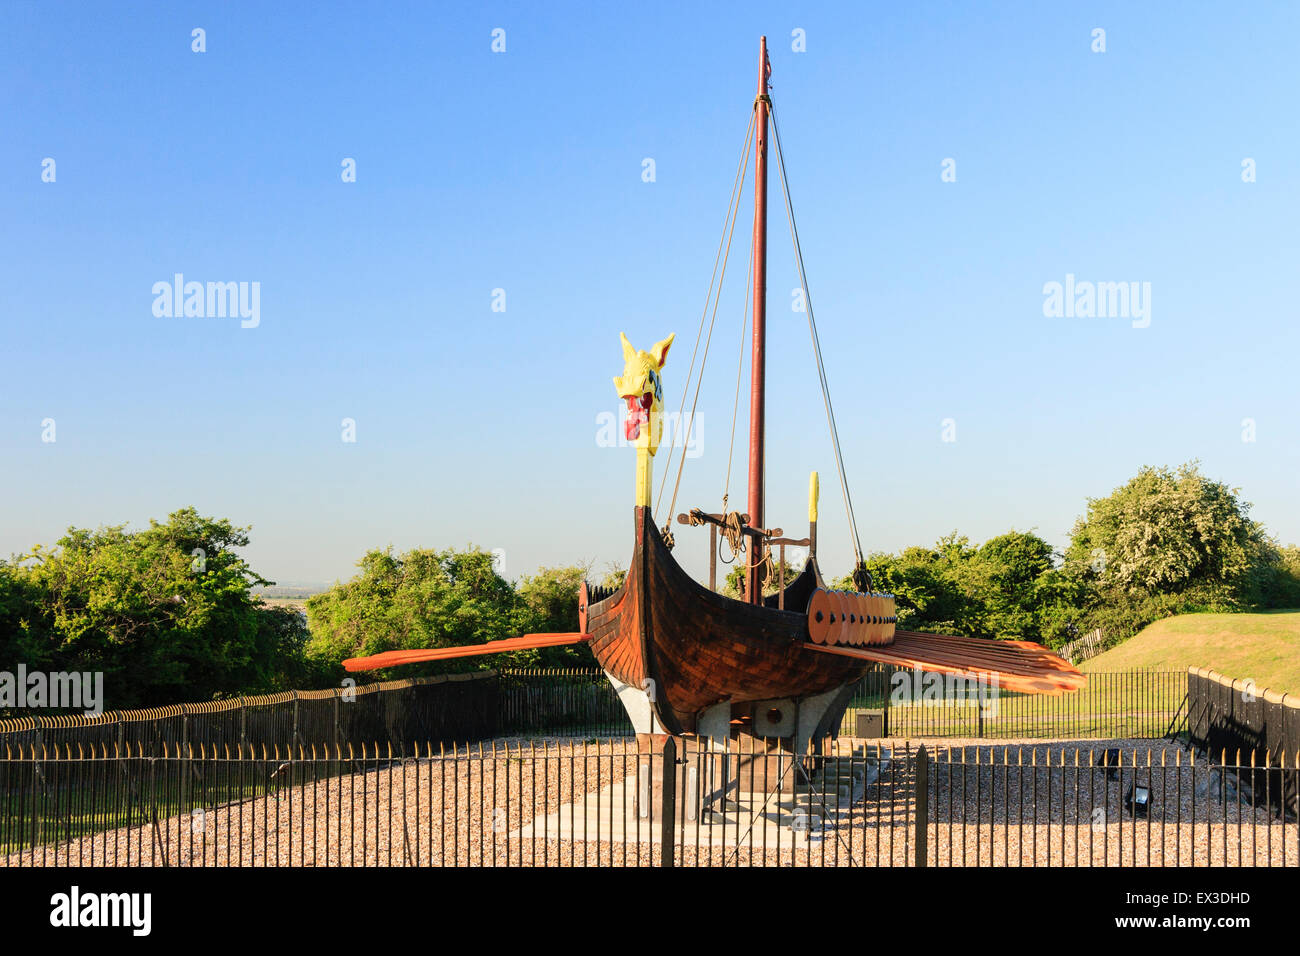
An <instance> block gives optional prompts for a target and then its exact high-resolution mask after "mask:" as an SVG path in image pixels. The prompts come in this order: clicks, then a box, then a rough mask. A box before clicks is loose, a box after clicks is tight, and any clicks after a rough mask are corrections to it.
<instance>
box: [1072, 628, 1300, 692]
mask: <svg viewBox="0 0 1300 956" xmlns="http://www.w3.org/2000/svg"><path fill="white" fill-rule="evenodd" d="M1188 667H1209V668H1211V669H1212V670H1216V671H1218V672H1219V673H1220V674H1224V675H1226V676H1228V677H1240V678H1250V679H1252V680H1253V681H1254V682H1255V684H1256V686H1257V687H1260V688H1268V689H1269V690H1275V691H1279V692H1284V693H1292V694H1294V693H1300V611H1274V612H1271V613H1267V614H1180V615H1178V616H1177V617H1170V618H1165V619H1164V620H1163V621H1156V623H1154V624H1152V625H1150V626H1148V627H1146V628H1144V629H1143V630H1142V631H1141V632H1139V633H1138V634H1136V635H1134V636H1133V637H1131V638H1129V639H1128V640H1127V641H1125V642H1124V643H1122V644H1120V645H1118V646H1117V647H1112V648H1111V649H1110V650H1108V651H1106V652H1105V653H1104V654H1099V655H1098V656H1096V657H1094V658H1093V659H1092V660H1090V661H1087V662H1085V663H1084V664H1083V666H1082V668H1081V670H1083V671H1084V672H1085V673H1095V672H1098V671H1117V670H1131V669H1137V668H1158V669H1160V670H1185V669H1186V668H1188Z"/></svg>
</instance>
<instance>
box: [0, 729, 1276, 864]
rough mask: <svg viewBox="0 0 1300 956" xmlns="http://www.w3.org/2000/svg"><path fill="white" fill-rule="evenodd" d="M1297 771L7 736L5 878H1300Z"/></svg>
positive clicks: (1132, 761) (0, 812) (1164, 754)
mask: <svg viewBox="0 0 1300 956" xmlns="http://www.w3.org/2000/svg"><path fill="white" fill-rule="evenodd" d="M1295 768H1296V763H1295V760H1294V755H1293V756H1292V757H1289V758H1287V759H1286V760H1285V761H1284V762H1281V763H1279V764H1278V765H1276V766H1273V765H1269V766H1265V767H1253V766H1249V765H1243V764H1242V763H1241V762H1240V761H1239V760H1237V759H1235V758H1234V757H1233V755H1231V754H1218V755H1209V756H1206V755H1199V754H1196V753H1192V752H1187V751H1185V750H1183V749H1181V748H1180V747H1178V746H1176V745H1174V744H1173V743H1170V742H1164V743H1162V744H1160V745H1153V746H1145V747H1141V748H1113V747H1109V746H1108V745H1106V744H1089V745H1061V744H1042V745H1036V746H1009V745H998V744H993V745H990V744H980V745H972V746H948V747H945V746H940V747H938V748H935V747H934V746H933V745H929V746H921V747H920V748H916V749H914V748H913V746H912V745H911V744H909V743H903V744H898V745H894V746H886V745H878V746H863V745H860V744H859V745H854V746H851V747H850V746H845V745H844V744H843V742H840V743H839V744H836V743H833V742H830V741H828V742H827V746H826V750H825V753H824V755H823V756H808V757H804V758H801V759H796V758H795V757H794V756H792V755H790V754H788V753H785V752H782V751H781V750H779V749H778V748H777V747H776V746H775V744H774V743H768V744H765V745H759V746H757V747H749V748H745V747H741V746H737V745H735V744H733V745H732V746H731V747H730V748H729V749H727V750H725V751H722V752H719V751H716V750H710V749H701V748H700V747H698V746H693V745H692V744H691V743H689V742H686V741H683V740H681V739H680V738H658V737H647V738H642V739H640V740H636V741H633V740H628V739H607V740H602V741H597V742H580V741H550V742H545V743H542V744H536V743H534V744H528V745H521V744H512V745H509V746H504V745H496V746H484V745H482V744H479V745H475V746H459V747H447V746H436V745H422V746H420V747H412V748H411V750H410V751H409V752H408V753H406V754H401V753H396V752H394V751H392V750H391V749H390V748H389V747H388V745H381V746H379V747H373V746H372V747H369V748H366V749H365V750H364V751H363V750H359V749H358V750H355V751H352V752H349V751H348V750H346V749H344V750H342V751H335V750H331V751H330V752H328V753H327V752H322V751H321V750H319V749H318V750H316V751H315V752H314V753H313V752H312V751H311V750H308V749H295V750H293V751H291V752H280V753H275V752H274V751H270V750H268V751H266V752H261V751H260V750H259V751H257V752H251V750H244V751H239V752H226V751H225V750H224V749H221V750H219V751H218V752H217V753H213V752H212V750H210V749H207V748H204V747H201V746H194V745H187V746H186V747H185V748H182V749H179V750H178V749H176V748H174V747H172V748H167V750H166V752H165V753H162V754H158V755H152V756H150V755H142V754H140V753H138V752H134V751H133V752H131V753H129V754H128V753H126V752H112V751H111V750H110V751H104V750H102V749H96V750H95V751H94V752H89V751H86V750H85V749H83V750H82V751H80V752H78V751H77V750H76V748H49V747H42V748H38V749H37V750H36V751H35V752H32V750H31V749H30V748H24V749H23V751H22V752H18V751H17V750H16V749H15V748H12V747H11V748H10V751H9V753H8V755H6V756H0V867H27V866H88V865H96V866H284V865H292V866H377V865H382V866H447V865H457V866H489V865H491V866H573V865H578V866H670V865H671V866H693V865H713V866H770V865H783V866H789V865H798V866H804V865H816V866H832V865H833V866H964V865H996V866H1151V867H1160V866H1221V865H1233V866H1296V865H1297V862H1298V860H1300V823H1297V820H1296V817H1295V815H1294V814H1293V813H1289V812H1288V811H1287V808H1286V807H1285V806H1284V805H1283V804H1282V802H1281V801H1280V800H1279V799H1278V794H1279V790H1278V786H1279V784H1281V785H1283V786H1285V785H1287V784H1288V783H1289V785H1290V786H1292V787H1294V785H1295V778H1296V774H1297V770H1296V769H1295Z"/></svg>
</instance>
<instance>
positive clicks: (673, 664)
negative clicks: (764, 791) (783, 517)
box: [579, 507, 872, 734]
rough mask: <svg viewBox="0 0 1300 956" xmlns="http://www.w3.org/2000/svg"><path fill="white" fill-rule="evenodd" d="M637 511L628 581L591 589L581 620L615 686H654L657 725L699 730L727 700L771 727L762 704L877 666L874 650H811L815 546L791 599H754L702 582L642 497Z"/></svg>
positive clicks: (748, 721) (794, 698)
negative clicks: (866, 654) (867, 656)
mask: <svg viewBox="0 0 1300 956" xmlns="http://www.w3.org/2000/svg"><path fill="white" fill-rule="evenodd" d="M635 515H636V517H635V529H636V547H635V550H634V551H633V555H632V561H631V564H630V566H629V568H628V572H627V577H626V579H625V580H624V583H623V586H622V587H621V588H619V589H618V590H616V591H614V592H612V593H609V592H602V591H599V590H596V589H588V590H587V592H586V595H585V596H586V599H587V603H586V604H585V606H582V607H580V610H579V616H580V622H581V623H580V630H582V631H584V632H586V633H588V634H590V635H591V641H590V644H589V646H590V648H591V651H592V653H593V654H594V655H595V657H596V660H597V662H598V663H599V664H600V666H601V667H602V668H603V669H604V671H605V673H606V674H608V675H609V676H610V677H611V678H612V679H613V680H614V681H615V682H616V684H615V686H618V685H625V686H626V687H628V688H631V689H632V690H633V691H641V692H644V693H646V695H647V697H648V700H647V701H646V703H648V704H649V707H650V710H651V711H652V713H653V716H654V718H655V720H656V722H657V724H658V728H656V729H659V728H661V729H662V730H663V731H666V732H668V733H672V734H683V733H695V732H697V731H699V729H700V727H699V723H700V717H701V715H702V714H703V713H704V712H706V711H707V710H709V709H710V708H713V707H717V706H718V705H722V704H726V705H729V707H730V709H731V711H732V714H731V715H729V716H730V718H731V719H733V720H735V721H737V722H738V723H739V724H740V725H741V726H743V727H746V728H747V729H755V725H756V723H757V725H758V726H757V729H761V728H762V726H763V725H764V722H765V720H766V718H767V716H768V715H767V714H766V713H761V714H757V715H755V714H753V713H752V710H753V705H760V704H762V705H766V704H774V703H775V702H780V701H791V702H794V703H795V704H796V705H797V704H798V703H799V702H800V701H802V700H805V699H808V698H812V697H816V696H819V695H824V694H826V693H827V692H832V691H839V690H841V689H842V688H844V687H846V686H851V685H853V684H855V683H856V682H857V681H858V680H859V679H860V678H861V677H862V675H863V674H865V673H866V671H867V670H868V668H870V667H871V665H872V662H871V661H869V660H864V659H859V658H854V657H842V656H836V655H831V654H816V653H810V652H809V651H808V650H807V647H806V645H807V643H808V620H807V615H806V614H805V613H803V608H805V607H806V606H807V603H808V598H809V597H810V596H811V594H812V592H813V591H814V590H815V589H816V588H818V587H820V586H821V584H822V582H821V574H820V573H819V572H818V570H817V562H816V558H815V556H813V555H810V556H809V558H808V563H807V564H806V565H805V567H804V569H803V571H802V572H801V573H800V574H799V575H798V576H797V577H796V578H795V579H794V580H793V581H792V582H791V583H790V584H789V585H788V586H787V587H786V589H785V599H784V601H778V599H777V596H776V595H772V596H770V597H769V598H768V599H767V600H766V601H765V603H764V604H761V605H760V604H751V603H749V602H746V601H739V600H735V599H732V598H729V597H726V596H725V595H722V594H717V593H714V592H713V591H710V590H709V589H708V588H706V587H704V586H703V585H702V584H699V583H698V582H696V581H695V580H694V579H693V578H692V577H690V576H689V575H688V574H687V573H686V572H685V571H683V570H682V568H681V566H680V565H678V563H677V561H676V560H675V559H674V558H673V556H672V553H671V552H670V551H669V550H668V548H667V547H666V546H665V545H664V543H663V539H662V538H661V536H660V534H659V532H658V530H657V529H656V528H655V526H654V524H653V522H652V521H651V517H650V514H649V510H648V509H646V508H643V507H638V508H636V510H635ZM778 603H784V604H785V605H786V607H788V608H791V610H783V609H780V608H778V607H776V606H775V605H776V604H778ZM794 608H798V609H799V610H794ZM584 616H585V620H583V618H584ZM746 705H749V706H746ZM768 709H769V710H770V709H771V708H768ZM842 709H843V708H840V711H841V712H842ZM629 710H631V708H629ZM783 716H784V715H783ZM834 716H835V718H836V719H838V717H839V714H838V713H837V714H835V715H834ZM634 722H635V716H634ZM818 722H819V723H821V721H820V720H819V721H818ZM770 723H774V724H780V723H781V721H770ZM637 729H638V731H642V732H648V731H649V728H641V727H638V728H637Z"/></svg>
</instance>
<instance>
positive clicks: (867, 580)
mask: <svg viewBox="0 0 1300 956" xmlns="http://www.w3.org/2000/svg"><path fill="white" fill-rule="evenodd" d="M769 108H770V110H771V113H772V134H773V135H772V139H773V143H774V145H775V146H776V163H777V168H778V169H779V170H780V172H781V196H782V197H783V198H784V200H785V214H786V219H787V220H788V221H789V223H790V239H791V241H792V242H793V243H794V257H795V264H796V265H797V266H798V268H799V285H800V287H801V288H802V290H803V301H804V308H805V309H806V310H807V312H808V331H809V333H810V334H811V336H812V344H813V354H814V355H815V356H816V358H817V376H818V378H819V379H820V380H821V387H822V399H823V400H824V402H825V404H826V420H827V422H828V423H829V424H830V426H831V444H832V446H833V447H834V449H835V466H836V469H837V471H838V472H839V477H840V491H841V492H842V493H843V495H844V510H845V513H846V514H847V516H848V521H849V534H850V535H851V536H852V539H853V555H854V559H855V560H854V566H853V582H854V587H856V588H857V589H858V590H859V591H869V590H871V586H872V581H871V572H870V571H868V570H867V566H866V561H865V560H864V559H863V556H862V539H861V538H860V537H859V536H858V522H857V517H856V516H855V514H854V512H853V498H852V496H851V495H850V494H849V480H848V477H847V475H846V474H845V471H844V455H843V453H842V452H841V450H840V433H839V429H838V428H837V427H836V422H835V410H834V408H833V407H832V405H831V391H830V385H829V384H828V383H827V381H826V366H825V364H824V363H823V362H822V346H821V340H820V339H819V338H818V336H817V320H816V319H815V318H814V317H813V306H812V296H811V295H810V294H809V292H808V275H807V273H806V272H805V270H804V264H803V250H802V249H801V248H800V245H799V228H798V227H797V226H796V225H795V221H794V207H793V206H792V205H791V203H790V185H789V180H788V179H787V177H786V172H785V150H783V149H782V148H781V128H780V125H779V124H778V123H777V120H776V105H775V104H773V103H771V102H770V101H769Z"/></svg>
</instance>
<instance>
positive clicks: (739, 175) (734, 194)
mask: <svg viewBox="0 0 1300 956" xmlns="http://www.w3.org/2000/svg"><path fill="white" fill-rule="evenodd" d="M753 134H754V117H753V116H752V115H751V116H750V118H749V126H748V128H747V130H746V132H745V145H744V146H743V147H742V149H741V152H740V163H739V164H738V165H737V168H736V179H735V181H734V182H733V183H732V186H731V201H730V203H728V205H727V216H726V217H724V219H723V223H722V232H723V234H722V236H721V237H719V239H718V252H717V254H716V255H715V256H714V258H713V275H712V276H711V277H710V279H709V292H708V295H706V296H705V299H704V312H703V313H702V314H701V315H700V328H699V331H698V332H696V334H695V349H694V350H693V351H692V352H691V365H690V369H689V370H688V371H687V373H686V384H685V386H684V387H683V388H682V401H681V404H680V405H679V406H678V409H677V427H678V429H679V430H680V428H681V421H682V411H683V410H684V409H685V407H686V393H687V392H688V391H690V385H691V378H692V376H693V375H694V373H695V355H696V352H698V351H699V348H700V336H701V335H703V334H704V319H705V318H706V317H707V316H708V314H709V300H710V299H712V300H713V317H712V319H710V320H709V335H708V338H706V339H705V342H704V355H703V357H702V358H701V359H700V374H699V377H698V379H696V382H695V397H694V399H693V400H692V402H691V417H690V421H689V422H688V424H687V428H686V433H685V435H684V436H683V438H682V441H681V446H682V450H681V457H680V461H679V462H678V465H677V480H676V481H675V482H674V484H673V497H672V501H671V502H670V503H669V505H668V516H667V517H666V518H665V519H664V529H665V532H666V535H665V541H666V540H667V539H668V538H671V536H672V535H671V532H669V531H668V529H669V528H670V527H671V525H672V520H673V515H672V513H673V510H674V509H675V508H676V507H677V493H678V491H679V490H680V488H681V484H682V471H683V469H684V468H685V466H686V444H687V441H688V440H689V438H690V435H691V432H692V430H693V429H694V427H695V409H696V406H697V405H698V404H699V400H700V386H701V385H702V384H703V383H704V366H705V363H706V362H708V360H709V343H710V342H712V341H713V326H714V323H715V322H717V319H718V302H719V301H720V299H721V297H722V282H723V279H725V278H726V274H727V262H728V260H729V259H730V257H731V240H732V237H733V236H734V235H735V233H736V214H737V213H738V212H739V210H740V191H741V185H742V183H743V182H744V176H745V170H746V169H748V168H749V144H750V142H751V141H752V139H753ZM728 221H730V226H728ZM724 241H725V243H726V246H725V255H724V247H723V243H724ZM751 255H752V253H751ZM719 260H721V263H722V271H721V274H719V272H718V263H719ZM715 280H716V283H717V292H716V294H715V292H714V283H715ZM672 461H673V448H672V445H669V447H668V467H666V468H665V469H664V474H663V478H661V479H660V482H659V494H658V496H657V497H656V498H655V510H656V511H658V510H659V504H660V503H661V502H662V501H663V496H664V487H665V486H666V485H667V482H668V472H669V471H670V470H671V469H672ZM670 547H671V545H670Z"/></svg>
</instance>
